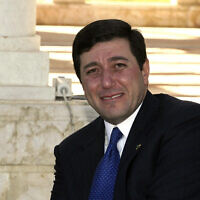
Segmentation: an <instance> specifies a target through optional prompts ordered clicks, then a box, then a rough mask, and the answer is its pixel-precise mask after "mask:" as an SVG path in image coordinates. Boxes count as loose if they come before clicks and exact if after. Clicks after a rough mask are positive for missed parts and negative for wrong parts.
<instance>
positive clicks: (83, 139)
mask: <svg viewBox="0 0 200 200" xmlns="http://www.w3.org/2000/svg"><path fill="white" fill-rule="evenodd" d="M102 127H103V119H102V118H101V117H98V118H96V119H95V120H94V121H92V122H90V123H89V124H87V125H86V126H84V127H83V128H81V129H79V130H77V131H76V132H74V133H72V134H71V135H70V136H68V137H67V138H65V139H64V140H63V141H62V142H61V143H60V144H59V145H57V146H56V148H59V151H60V152H62V151H64V152H69V153H72V152H71V151H73V150H77V149H78V148H81V146H83V145H84V143H87V142H88V141H89V140H90V139H91V138H93V135H94V132H95V130H97V128H99V129H100V128H102Z"/></svg>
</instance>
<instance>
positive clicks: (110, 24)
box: [72, 19, 147, 81]
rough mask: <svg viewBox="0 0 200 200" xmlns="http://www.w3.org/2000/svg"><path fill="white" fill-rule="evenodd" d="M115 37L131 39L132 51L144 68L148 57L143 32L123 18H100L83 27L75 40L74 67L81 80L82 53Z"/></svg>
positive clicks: (73, 51)
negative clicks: (132, 27)
mask: <svg viewBox="0 0 200 200" xmlns="http://www.w3.org/2000/svg"><path fill="white" fill-rule="evenodd" d="M113 38H125V39H127V40H128V41H129V44H130V49H131V52H132V54H133V55H134V56H135V57H136V60H137V62H138V64H139V66H140V69H141V70H142V68H143V64H144V62H145V60H146V58H147V55H146V46H145V41H144V38H143V36H142V34H141V33H140V32H139V31H138V30H136V29H131V26H130V25H129V24H128V23H126V22H124V21H122V20H118V19H107V20H98V21H95V22H92V23H90V24H88V25H87V26H85V27H84V28H83V29H81V30H80V31H79V32H78V34H77V35H76V37H75V39H74V42H73V50H72V57H73V62H74V69H75V72H76V75H77V76H78V78H79V80H80V81H81V77H80V55H81V54H82V53H83V52H87V51H89V50H90V49H91V48H92V47H93V46H94V45H95V44H96V43H98V42H104V41H110V40H112V39H113Z"/></svg>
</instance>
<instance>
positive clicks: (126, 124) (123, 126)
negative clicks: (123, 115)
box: [104, 103, 142, 141]
mask: <svg viewBox="0 0 200 200" xmlns="http://www.w3.org/2000/svg"><path fill="white" fill-rule="evenodd" d="M141 105H142V103H141V104H140V105H139V106H138V108H137V109H136V110H135V112H134V113H133V114H131V115H130V116H129V117H128V118H127V119H125V120H124V121H123V122H121V123H119V124H117V125H113V124H111V123H109V122H107V121H105V120H104V124H105V131H106V135H107V138H108V141H110V136H111V132H112V130H113V128H114V127H118V128H119V130H120V131H121V132H122V134H123V136H124V137H126V138H127V137H128V134H129V132H130V130H131V127H132V124H133V122H134V120H135V118H136V116H137V114H138V112H139V110H140V107H141Z"/></svg>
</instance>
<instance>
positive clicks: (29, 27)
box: [0, 0, 54, 100]
mask: <svg viewBox="0 0 200 200" xmlns="http://www.w3.org/2000/svg"><path fill="white" fill-rule="evenodd" d="M35 24H36V0H0V100H2V99H3V100H50V99H51V100H52V99H54V88H51V87H48V73H49V57H48V53H46V52H41V51H40V37H39V36H38V35H36V32H35V26H36V25H35Z"/></svg>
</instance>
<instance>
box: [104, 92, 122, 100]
mask: <svg viewBox="0 0 200 200" xmlns="http://www.w3.org/2000/svg"><path fill="white" fill-rule="evenodd" d="M121 96H123V94H122V93H120V94H114V95H110V96H103V97H101V99H102V100H115V99H117V98H120V97H121Z"/></svg>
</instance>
